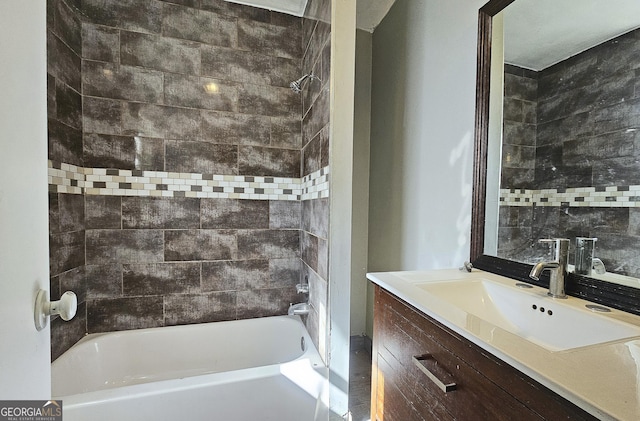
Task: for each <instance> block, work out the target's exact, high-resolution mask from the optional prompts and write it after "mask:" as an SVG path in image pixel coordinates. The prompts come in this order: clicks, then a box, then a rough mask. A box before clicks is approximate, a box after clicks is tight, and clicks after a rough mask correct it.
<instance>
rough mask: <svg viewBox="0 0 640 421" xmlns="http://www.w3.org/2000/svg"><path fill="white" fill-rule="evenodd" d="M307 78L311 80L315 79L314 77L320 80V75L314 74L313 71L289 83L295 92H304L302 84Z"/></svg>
mask: <svg viewBox="0 0 640 421" xmlns="http://www.w3.org/2000/svg"><path fill="white" fill-rule="evenodd" d="M307 78H308V79H310V80H313V79H316V80H320V78H319V77H318V76H316V75H314V74H313V72H311V73H307V74H306V75H304V76H302V77H301V78H300V79H298V80H294V81H293V82H291V83H290V84H289V87H290V88H291V90H292V91H293V92H295V93H297V94H299V93H300V92H302V84H303V83H304V81H305V80H307Z"/></svg>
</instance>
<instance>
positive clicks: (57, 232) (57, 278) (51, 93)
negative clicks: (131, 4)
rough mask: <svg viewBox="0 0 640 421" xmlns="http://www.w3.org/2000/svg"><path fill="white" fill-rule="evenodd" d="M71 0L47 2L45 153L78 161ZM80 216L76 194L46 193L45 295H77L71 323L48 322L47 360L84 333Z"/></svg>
mask: <svg viewBox="0 0 640 421" xmlns="http://www.w3.org/2000/svg"><path fill="white" fill-rule="evenodd" d="M76 7H77V5H76V4H75V3H74V2H73V1H67V0H48V1H47V116H48V155H49V159H50V160H52V161H54V162H55V163H56V165H57V164H59V163H60V162H66V163H69V164H74V165H79V166H82V165H83V160H82V95H81V54H82V33H81V28H82V27H81V23H80V18H79V12H78V10H77V9H76ZM84 248H85V215H84V199H83V197H82V196H81V195H74V194H64V193H56V192H50V193H49V272H50V283H49V285H50V298H51V300H57V299H59V298H60V294H61V293H63V292H65V291H67V290H72V291H74V292H75V293H76V294H77V296H78V311H77V316H76V317H75V318H74V319H73V320H72V321H71V322H63V321H62V320H61V319H60V318H57V317H56V318H53V319H52V321H51V344H52V346H51V358H52V359H55V358H57V357H58V356H59V355H60V354H61V353H62V352H64V351H65V350H66V349H68V348H69V347H70V346H71V345H73V344H74V343H75V342H77V341H78V340H79V339H80V338H82V336H83V335H84V334H85V332H86V322H87V317H86V290H87V287H86V281H85V271H84V265H85V255H84Z"/></svg>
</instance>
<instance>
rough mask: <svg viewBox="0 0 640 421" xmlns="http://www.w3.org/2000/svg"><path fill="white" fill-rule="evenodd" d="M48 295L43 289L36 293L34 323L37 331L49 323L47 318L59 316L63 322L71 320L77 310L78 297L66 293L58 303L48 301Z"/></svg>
mask: <svg viewBox="0 0 640 421" xmlns="http://www.w3.org/2000/svg"><path fill="white" fill-rule="evenodd" d="M48 295H49V294H48V293H47V291H45V290H44V289H41V290H40V291H38V295H37V296H36V304H35V309H34V321H35V324H36V329H37V330H38V331H40V330H42V329H44V328H45V327H46V326H47V323H48V321H49V316H55V315H60V318H61V319H62V320H64V321H69V320H71V319H73V317H74V316H75V315H76V311H77V310H78V297H76V294H75V293H73V292H71V291H67V292H65V293H64V294H62V296H61V297H60V299H59V300H58V301H49V299H48V298H47V296H48Z"/></svg>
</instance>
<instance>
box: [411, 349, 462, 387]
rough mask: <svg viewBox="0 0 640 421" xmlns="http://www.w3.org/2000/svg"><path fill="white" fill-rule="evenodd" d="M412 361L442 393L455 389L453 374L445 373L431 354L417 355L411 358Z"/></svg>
mask: <svg viewBox="0 0 640 421" xmlns="http://www.w3.org/2000/svg"><path fill="white" fill-rule="evenodd" d="M411 359H412V360H413V363H414V364H415V365H416V367H418V368H419V369H420V371H422V372H423V373H424V374H426V375H427V377H429V380H431V381H432V382H434V383H435V384H436V386H438V387H439V388H440V390H442V391H443V392H444V393H447V392H452V391H454V390H456V383H455V382H454V381H453V376H452V375H451V374H449V373H447V372H446V371H445V370H444V369H443V368H442V367H441V366H440V365H439V364H438V362H437V361H436V360H435V359H434V358H433V356H432V355H431V354H423V355H417V356H414V357H412V358H411Z"/></svg>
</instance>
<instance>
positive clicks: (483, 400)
mask: <svg viewBox="0 0 640 421" xmlns="http://www.w3.org/2000/svg"><path fill="white" fill-rule="evenodd" d="M383 308H384V309H383V313H384V318H383V324H384V327H383V329H384V332H385V334H384V335H382V337H381V338H380V339H381V341H380V346H379V348H378V355H379V356H380V357H382V358H383V360H384V361H385V362H386V363H388V365H389V369H390V370H392V371H393V372H394V373H395V378H394V380H395V381H396V383H397V384H398V385H399V388H400V389H401V390H403V391H406V396H407V399H408V400H409V401H410V402H412V403H413V404H414V406H415V407H416V408H417V411H418V413H419V414H420V415H421V416H422V417H423V418H424V419H434V420H437V419H440V418H439V417H437V416H434V415H436V414H433V412H436V411H437V409H438V408H443V409H444V408H446V412H447V413H448V414H450V415H451V416H452V417H453V418H454V419H463V420H505V421H506V420H512V419H513V415H514V414H518V419H519V420H538V421H540V420H542V419H543V418H542V417H540V416H539V415H537V414H535V413H533V412H531V411H530V410H529V409H528V408H527V407H526V406H525V405H524V404H522V403H520V402H518V401H517V400H515V399H513V397H512V396H511V395H509V394H508V393H506V392H505V391H504V390H503V389H501V388H500V387H498V386H497V385H496V384H494V383H492V382H490V381H487V379H486V378H485V377H484V376H483V375H482V374H481V373H479V372H478V371H477V370H476V369H475V368H473V367H472V366H470V365H469V364H467V363H466V362H465V361H463V360H462V359H460V358H458V357H457V356H456V355H454V354H453V353H452V352H451V351H450V350H448V349H447V348H445V347H444V346H443V345H442V344H441V343H440V342H439V341H437V340H435V338H434V337H433V336H432V335H430V334H429V332H428V331H425V330H424V328H422V327H421V326H420V325H421V324H423V323H424V322H426V320H424V319H423V318H422V316H420V315H419V314H417V313H416V312H414V311H413V310H411V309H410V308H408V307H406V306H404V305H401V303H399V302H398V301H397V300H393V299H392V300H390V301H389V302H388V303H386V304H385V305H384V307H383ZM416 316H417V317H416ZM412 319H413V320H412ZM416 322H420V323H419V324H417V323H416ZM425 355H428V357H424V356H425ZM424 364H427V366H426V367H425V365H424ZM419 365H422V366H423V367H424V368H425V370H424V371H423V370H422V369H421V368H420V367H419ZM429 372H431V373H433V375H429V374H428V373H429ZM432 377H433V379H432ZM438 379H440V380H438ZM434 380H435V381H434ZM437 381H440V382H441V383H442V384H441V385H438V384H436V382H437ZM448 383H454V384H455V386H454V385H451V386H450V388H451V389H452V390H450V391H448V392H445V391H443V390H442V388H443V386H442V385H443V384H448ZM385 419H386V418H385Z"/></svg>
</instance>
